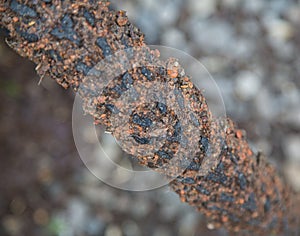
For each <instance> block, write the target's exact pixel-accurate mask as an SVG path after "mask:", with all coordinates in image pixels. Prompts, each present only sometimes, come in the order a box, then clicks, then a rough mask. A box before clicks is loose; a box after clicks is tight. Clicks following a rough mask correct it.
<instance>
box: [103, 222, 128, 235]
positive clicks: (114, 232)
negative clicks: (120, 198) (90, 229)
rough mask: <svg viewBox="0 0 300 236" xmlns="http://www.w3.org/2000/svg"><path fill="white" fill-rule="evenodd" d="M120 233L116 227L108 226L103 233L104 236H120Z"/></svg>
mask: <svg viewBox="0 0 300 236" xmlns="http://www.w3.org/2000/svg"><path fill="white" fill-rule="evenodd" d="M122 235H123V234H122V231H121V229H120V227H119V226H117V225H113V224H112V225H109V226H108V227H107V228H106V230H105V233H104V236H122Z"/></svg>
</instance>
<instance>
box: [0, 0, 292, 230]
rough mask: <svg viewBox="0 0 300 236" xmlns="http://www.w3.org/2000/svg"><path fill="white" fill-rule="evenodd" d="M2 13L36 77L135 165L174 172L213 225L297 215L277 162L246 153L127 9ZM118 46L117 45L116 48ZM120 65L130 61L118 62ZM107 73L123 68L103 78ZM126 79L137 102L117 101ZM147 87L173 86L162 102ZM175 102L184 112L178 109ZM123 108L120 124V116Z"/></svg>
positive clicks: (60, 4) (263, 224)
mask: <svg viewBox="0 0 300 236" xmlns="http://www.w3.org/2000/svg"><path fill="white" fill-rule="evenodd" d="M25 3H26V4H25ZM0 13H1V16H0V24H1V25H2V26H4V27H6V28H7V29H8V30H9V32H10V38H9V39H8V44H9V45H10V46H11V47H12V48H13V49H15V50H16V51H17V52H18V53H19V54H20V55H21V56H24V57H27V58H29V59H30V60H32V61H34V62H35V63H36V64H37V72H38V74H39V75H40V76H41V78H43V77H44V76H45V75H50V76H51V77H52V78H53V79H55V80H56V81H57V83H59V84H60V85H61V86H63V87H64V88H69V87H71V88H73V89H74V90H75V91H78V92H79V94H80V95H81V96H82V98H83V99H84V102H85V103H84V108H85V110H86V111H87V112H88V113H90V114H91V115H93V116H94V117H95V121H96V123H101V124H104V125H106V126H107V130H108V131H110V132H112V133H113V134H114V136H115V137H116V138H117V139H118V140H121V141H122V144H123V149H124V150H125V151H127V152H128V153H131V154H134V155H135V156H136V157H137V158H138V160H139V161H140V163H141V164H142V165H145V166H148V167H150V168H152V169H154V170H156V171H160V172H163V173H165V174H166V175H167V176H169V177H176V179H175V180H173V181H172V182H171V183H170V186H171V188H172V189H174V191H175V192H176V193H178V194H179V196H180V198H181V200H182V201H184V202H187V203H189V204H190V205H193V206H195V207H196V208H197V209H198V210H199V211H200V212H202V213H204V214H205V215H206V216H207V217H208V219H209V221H210V222H211V224H212V225H214V227H219V226H225V227H226V228H227V229H228V230H231V231H240V230H250V231H252V232H254V233H255V234H266V233H267V232H268V233H270V232H280V231H284V230H286V229H287V228H289V227H290V226H292V225H293V224H294V223H295V220H296V219H295V215H294V214H292V213H291V209H292V208H293V206H292V204H293V192H292V190H291V189H290V188H289V187H288V186H287V185H286V183H285V182H284V180H283V178H281V177H280V176H279V174H278V173H277V171H276V169H275V168H274V167H273V166H272V165H270V164H268V163H267V162H266V161H265V159H264V158H263V157H262V156H261V155H260V154H254V153H253V152H252V150H251V149H250V147H249V145H248V144H247V142H246V137H245V134H244V132H243V131H242V130H239V129H237V128H236V127H235V125H234V124H233V122H232V121H230V120H229V119H223V120H222V119H220V120H216V119H213V118H212V116H211V113H210V111H209V108H208V106H207V104H206V101H205V98H204V97H203V96H202V94H201V92H200V91H199V90H198V89H197V88H195V87H194V86H193V84H192V83H191V81H190V79H189V77H188V76H186V75H185V74H184V72H183V68H181V67H180V65H179V63H178V62H177V61H176V60H174V59H170V60H168V61H161V60H160V59H159V52H157V51H151V50H150V49H149V48H148V47H147V46H146V45H145V43H144V36H143V34H142V33H141V32H140V30H139V29H137V28H136V27H135V26H133V25H132V24H131V23H130V22H129V21H128V19H127V17H126V14H125V12H123V11H113V10H110V9H109V4H108V3H107V2H104V1H102V2H98V1H87V0H85V1H80V2H79V1H78V2H74V1H31V2H30V3H28V2H27V1H16V0H13V1H3V0H2V1H1V5H0ZM133 48H134V49H133ZM120 50H125V54H122V53H121V54H115V53H116V52H118V51H120ZM132 50H134V53H132V54H130V52H132ZM123 52H124V51H123ZM126 52H127V54H126ZM128 54H130V55H131V56H129V55H128ZM114 57H117V58H119V59H118V60H117V62H115V60H114V63H112V64H110V65H109V67H108V68H107V67H105V68H103V67H101V66H103V64H101V63H100V64H99V62H101V61H103V60H111V59H112V58H114ZM122 57H124V60H120V58H122ZM126 60H127V61H126ZM120 61H121V62H120ZM149 63H150V65H151V66H149ZM107 64H108V63H106V64H105V65H107ZM125 64H129V65H137V66H133V67H130V69H128V70H126V69H125V71H124V70H122V67H123V66H124V65H125ZM143 64H145V65H143ZM123 69H124V68H123ZM116 71H117V72H118V73H116ZM115 73H116V74H121V75H120V76H116V77H114V78H113V81H109V80H108V81H107V82H108V84H104V83H103V78H104V77H105V78H109V77H110V76H113V75H114V74H115ZM101 77H102V78H101ZM99 78H100V79H99ZM104 85H105V86H104ZM159 86H161V87H159ZM165 86H166V87H165ZM133 87H134V88H135V92H136V93H137V94H138V95H137V96H138V98H139V99H138V101H139V102H136V103H134V102H131V103H129V100H128V99H127V100H126V99H121V100H120V97H124V96H125V97H126V95H127V96H128V94H129V95H130V96H128V97H130V98H132V96H133V94H132V88H133ZM153 87H154V88H157V89H159V90H160V91H162V94H165V93H169V92H170V89H171V92H172V93H171V94H170V97H169V98H168V99H169V102H166V101H161V102H151V101H150V102H149V100H148V99H147V98H148V96H149V94H147V91H149V90H151V89H153ZM99 91H102V92H99ZM153 91H156V90H155V89H154V90H153ZM162 97H164V96H163V95H162ZM169 104H172V106H171V105H169ZM132 106H134V108H135V109H134V110H133V111H132V112H131V113H130V114H125V110H127V111H128V110H130V108H131V107H132ZM174 106H175V108H174ZM176 109H180V111H181V112H180V114H188V115H186V116H182V117H180V114H179V113H178V112H176ZM124 114H125V115H126V116H128V117H127V118H126V120H129V122H128V124H127V125H122V124H123V123H122V122H120V121H122V119H124V117H125V115H124ZM183 118H186V119H183ZM154 124H155V129H154V128H153V126H154ZM157 127H159V130H157ZM153 132H157V133H156V134H157V135H156V137H155V138H154V137H152V136H150V135H149V133H151V134H153ZM162 133H163V134H166V135H165V136H162ZM124 134H125V135H126V138H124V137H123V136H124ZM162 141H163V143H164V145H163V146H160V147H159V148H157V145H159V143H161V142H162ZM191 144H193V145H192V146H191ZM152 149H155V152H149V150H152ZM175 156H176V158H174V157H175ZM204 160H205V161H204ZM170 163H171V164H170Z"/></svg>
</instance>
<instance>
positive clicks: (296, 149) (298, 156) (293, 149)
mask: <svg viewBox="0 0 300 236" xmlns="http://www.w3.org/2000/svg"><path fill="white" fill-rule="evenodd" d="M284 151H285V155H286V157H287V158H288V160H289V161H290V162H292V163H298V164H299V165H300V135H299V134H298V135H296V134H295V135H289V136H287V137H285V139H284Z"/></svg>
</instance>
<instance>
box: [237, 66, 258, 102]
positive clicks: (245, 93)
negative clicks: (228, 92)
mask: <svg viewBox="0 0 300 236" xmlns="http://www.w3.org/2000/svg"><path fill="white" fill-rule="evenodd" d="M260 88H261V79H260V77H259V76H258V75H257V74H255V73H253V72H250V71H242V72H240V73H239V74H238V76H237V78H236V81H235V93H236V94H237V95H238V96H239V98H241V99H242V100H245V101H248V100H250V99H253V98H254V97H255V96H256V95H257V93H258V91H259V90H260Z"/></svg>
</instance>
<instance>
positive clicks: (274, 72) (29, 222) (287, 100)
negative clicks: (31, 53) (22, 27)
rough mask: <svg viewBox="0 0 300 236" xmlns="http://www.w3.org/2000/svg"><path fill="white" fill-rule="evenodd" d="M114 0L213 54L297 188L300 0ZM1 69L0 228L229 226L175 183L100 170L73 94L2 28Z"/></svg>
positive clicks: (182, 44) (261, 141)
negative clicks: (137, 184) (80, 139)
mask: <svg viewBox="0 0 300 236" xmlns="http://www.w3.org/2000/svg"><path fill="white" fill-rule="evenodd" d="M112 2H113V3H114V6H115V7H116V8H117V9H125V10H127V12H128V15H129V17H130V19H131V20H132V21H133V22H135V23H136V24H137V25H138V26H139V27H140V28H141V29H142V31H143V32H144V33H145V34H146V40H147V42H148V43H149V44H157V45H165V46H169V47H175V48H177V49H180V50H183V51H185V52H187V53H188V54H190V55H191V56H193V57H195V58H196V59H197V60H199V61H200V62H201V63H202V64H203V65H205V67H206V68H207V69H208V71H209V72H210V73H211V75H212V76H213V78H214V79H215V81H216V83H217V84H218V86H219V88H220V90H221V93H222V96H223V99H224V102H225V106H226V112H227V114H228V115H229V116H230V117H232V118H233V120H235V121H236V122H237V123H238V124H239V126H240V127H241V128H243V129H245V130H246V131H247V134H248V138H249V140H250V142H251V144H253V146H254V147H255V148H256V149H257V150H261V151H263V152H264V153H266V154H267V155H268V156H269V157H270V160H271V161H272V162H274V164H276V165H278V166H279V168H281V169H283V170H285V172H286V173H287V176H288V177H289V178H290V182H291V183H292V184H293V185H294V186H295V188H296V189H298V190H300V174H299V173H300V135H299V134H300V106H299V104H300V79H299V75H300V59H299V57H298V55H299V53H300V47H299V45H300V32H299V31H297V29H298V28H299V26H300V4H299V3H300V2H299V1H296V0H294V1H292V0H273V1H266V0H265V1H262V0H251V1H242V0H223V1H217V0H201V1H199V0H187V1H180V0H161V1H158V0H143V1H142V0H128V1H116V0H114V1H112ZM0 74H1V76H0V110H1V116H0V119H1V122H0V143H1V146H0V157H1V166H0V170H1V171H0V192H1V194H0V218H1V219H0V220H1V222H0V235H33V236H34V235H45V236H48V235H60V236H69V235H70V236H73V235H78V236H79V235H80V236H81V235H97V236H98V235H105V236H118V235H120V236H121V235H128V236H135V235H155V236H168V235H182V236H189V235H190V236H194V235H227V233H226V232H224V231H223V230H218V231H216V230H214V231H209V230H207V229H206V222H205V219H203V218H202V217H201V215H199V214H197V213H196V212H195V211H194V210H193V209H192V208H190V207H189V206H187V205H185V204H181V203H180V201H179V199H178V197H177V195H176V194H174V193H172V192H170V191H169V190H168V188H167V187H164V188H161V189H158V190H153V191H148V192H129V191H121V190H118V189H114V188H112V187H110V186H108V185H106V184H104V183H102V182H100V181H99V180H98V179H97V178H96V177H94V176H93V175H92V174H91V173H90V172H89V171H88V170H87V169H86V168H85V166H84V165H83V163H82V162H81V160H80V158H79V156H78V154H77V151H76V148H75V145H74V142H73V137H72V129H71V126H72V124H71V115H72V114H71V113H72V103H73V97H74V96H73V94H71V92H65V91H64V90H63V89H61V88H60V87H59V86H57V85H56V84H55V83H54V82H53V81H51V80H49V79H46V78H45V79H44V80H43V81H42V83H41V85H40V86H38V85H37V84H38V82H39V79H38V78H37V76H36V75H35V73H34V65H32V64H31V63H30V62H27V61H26V60H24V59H22V58H20V57H18V56H17V55H16V54H15V53H14V52H12V51H11V50H9V49H8V48H7V47H6V46H5V44H4V39H3V38H2V39H1V45H0ZM102 138H103V139H104V140H106V139H108V138H109V136H108V135H106V136H104V137H102ZM104 143H107V145H106V146H105V148H106V149H107V150H110V151H111V152H115V151H116V150H118V149H117V148H118V146H117V144H111V142H108V141H107V142H104ZM108 144H109V145H108ZM119 151H120V150H118V152H119ZM125 156H126V155H125V154H124V153H122V154H120V155H119V157H120V158H122V159H124V157H125ZM123 165H124V166H126V165H128V163H123Z"/></svg>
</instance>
